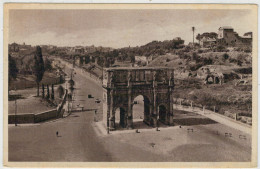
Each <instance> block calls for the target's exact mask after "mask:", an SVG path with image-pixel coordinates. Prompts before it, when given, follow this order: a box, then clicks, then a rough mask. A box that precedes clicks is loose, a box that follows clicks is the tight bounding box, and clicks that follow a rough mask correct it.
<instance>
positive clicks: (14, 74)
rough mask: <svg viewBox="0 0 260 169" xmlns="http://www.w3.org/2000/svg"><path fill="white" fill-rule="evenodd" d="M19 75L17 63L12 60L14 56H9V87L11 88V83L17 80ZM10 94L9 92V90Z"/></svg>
mask: <svg viewBox="0 0 260 169" xmlns="http://www.w3.org/2000/svg"><path fill="white" fill-rule="evenodd" d="M17 73H18V69H17V67H16V62H15V60H14V59H13V58H12V56H11V55H10V54H9V55H8V85H9V86H10V83H11V81H12V80H13V79H16V77H17ZM8 92H9V90H8Z"/></svg>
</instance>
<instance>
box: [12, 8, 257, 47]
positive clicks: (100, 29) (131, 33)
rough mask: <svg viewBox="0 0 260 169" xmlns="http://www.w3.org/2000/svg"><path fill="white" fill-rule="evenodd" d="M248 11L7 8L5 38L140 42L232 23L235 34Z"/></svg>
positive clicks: (244, 27)
mask: <svg viewBox="0 0 260 169" xmlns="http://www.w3.org/2000/svg"><path fill="white" fill-rule="evenodd" d="M251 15H252V14H251V12H250V10H246V9H243V10H242V9H232V10H222V9H216V10H208V9H201V10H196V9H167V10H165V9H164V10H161V9H142V10H136V9H128V10H125V9H124V10H123V9H117V10H115V9H105V10H104V9H80V10H79V9H77V10H68V9H67V10H63V9H56V10H28V9H25V10H14V9H13V10H10V15H9V16H10V17H9V43H13V42H16V43H23V42H25V43H26V44H31V45H57V46H77V45H82V46H90V45H95V46H104V47H113V48H121V47H128V46H132V47H133V46H141V45H145V44H147V43H149V42H151V41H153V40H158V41H163V40H171V39H173V38H175V37H181V38H182V39H184V40H185V44H187V43H189V42H192V39H193V37H192V27H193V26H194V27H195V35H196V34H198V33H203V32H217V31H218V28H219V27H221V26H232V27H233V28H234V30H235V31H236V32H238V33H239V35H243V34H244V33H245V32H249V31H252V27H253V23H252V21H251V20H250V18H251V17H252V16H251Z"/></svg>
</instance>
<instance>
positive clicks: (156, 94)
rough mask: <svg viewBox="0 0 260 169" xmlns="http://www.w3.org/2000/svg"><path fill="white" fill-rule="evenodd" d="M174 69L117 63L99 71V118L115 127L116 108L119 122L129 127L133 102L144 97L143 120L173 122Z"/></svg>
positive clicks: (155, 122)
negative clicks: (100, 103)
mask: <svg viewBox="0 0 260 169" xmlns="http://www.w3.org/2000/svg"><path fill="white" fill-rule="evenodd" d="M173 89H174V70H173V69H171V68H148V67H142V68H140V67H139V68H136V67H127V68H123V67H117V68H107V69H104V71H103V90H104V91H103V121H104V122H105V123H106V124H107V127H108V129H109V130H115V129H116V125H115V112H116V109H117V108H120V122H119V124H120V126H121V127H122V128H128V129H132V128H133V104H134V103H133V102H134V99H135V97H137V96H138V95H142V96H143V97H144V119H143V122H144V123H146V124H148V125H150V126H153V127H158V122H159V121H160V122H162V123H164V124H167V125H173V101H172V99H173Z"/></svg>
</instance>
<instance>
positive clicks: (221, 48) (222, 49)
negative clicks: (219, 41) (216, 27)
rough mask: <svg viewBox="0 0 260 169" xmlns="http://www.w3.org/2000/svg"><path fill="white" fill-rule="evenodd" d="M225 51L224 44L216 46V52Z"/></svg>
mask: <svg viewBox="0 0 260 169" xmlns="http://www.w3.org/2000/svg"><path fill="white" fill-rule="evenodd" d="M225 51H226V47H225V46H221V45H219V46H217V47H216V52H225Z"/></svg>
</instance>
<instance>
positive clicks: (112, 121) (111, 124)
mask: <svg viewBox="0 0 260 169" xmlns="http://www.w3.org/2000/svg"><path fill="white" fill-rule="evenodd" d="M113 104H114V103H113V89H111V90H110V97H109V103H108V105H109V108H108V114H107V118H108V126H107V127H109V130H111V131H112V130H115V112H114V111H113Z"/></svg>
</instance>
